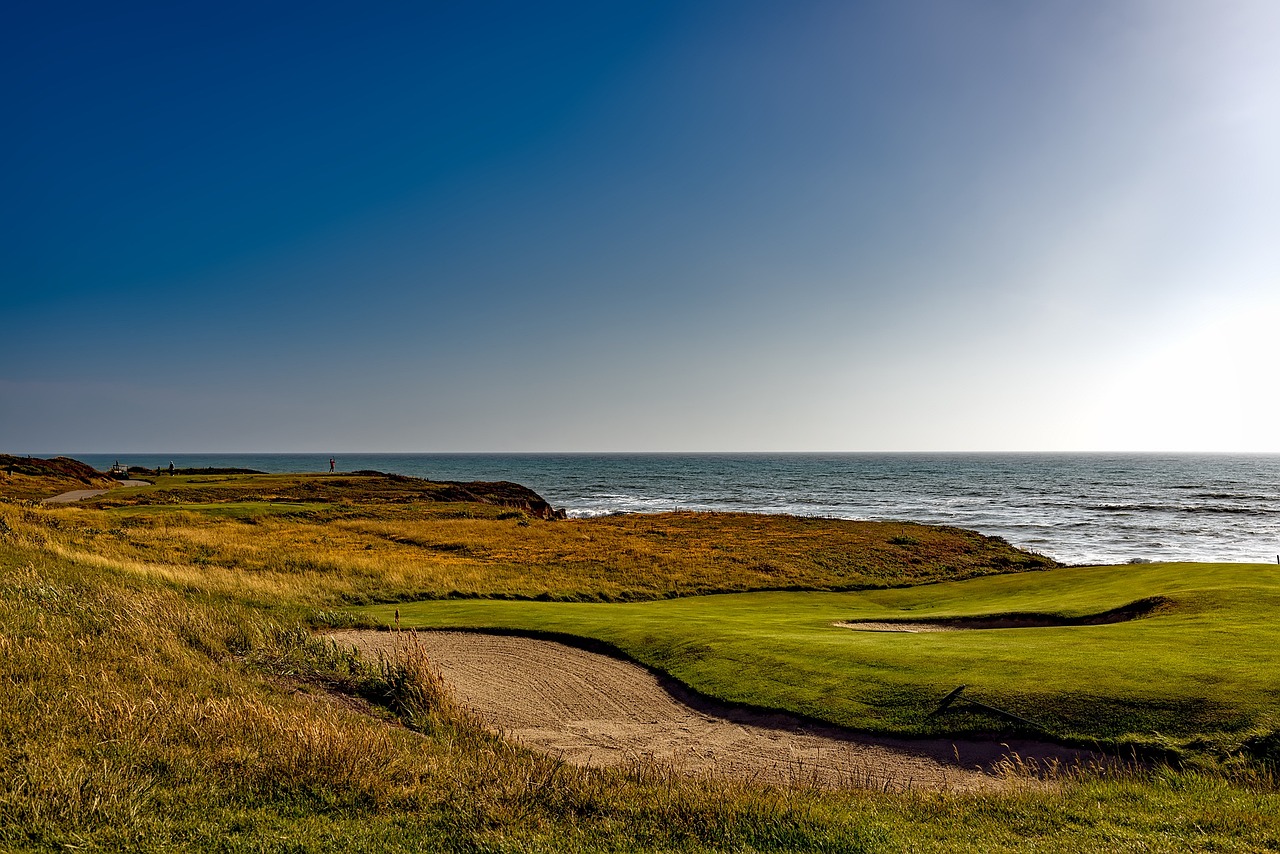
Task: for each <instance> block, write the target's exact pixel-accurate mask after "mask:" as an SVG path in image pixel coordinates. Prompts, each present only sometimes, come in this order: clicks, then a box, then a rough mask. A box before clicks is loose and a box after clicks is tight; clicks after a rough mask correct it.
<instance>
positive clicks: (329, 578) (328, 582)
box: [21, 475, 1054, 605]
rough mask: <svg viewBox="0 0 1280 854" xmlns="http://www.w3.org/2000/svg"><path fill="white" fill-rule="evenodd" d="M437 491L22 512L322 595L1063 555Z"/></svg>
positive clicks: (25, 518)
mask: <svg viewBox="0 0 1280 854" xmlns="http://www.w3.org/2000/svg"><path fill="white" fill-rule="evenodd" d="M470 486H472V487H475V488H476V489H479V488H480V486H484V485H475V484H472V485H470ZM431 489H432V485H431V484H428V483H427V482H425V481H418V480H414V479H401V480H396V479H388V478H381V477H373V476H368V477H359V476H341V477H330V476H327V475H309V476H308V475H219V476H181V475H179V476H174V477H169V476H165V477H163V478H161V479H160V480H159V481H158V482H157V483H156V484H154V485H148V486H141V487H132V488H124V489H118V490H113V491H112V492H111V493H110V494H108V495H106V496H103V497H101V498H98V499H94V500H91V501H89V502H87V503H85V504H83V505H76V506H73V507H57V508H38V509H25V510H22V511H21V512H22V513H23V514H25V515H21V519H22V525H23V529H24V530H25V531H27V532H28V533H29V535H30V537H31V540H30V541H31V542H32V543H38V544H41V545H47V546H48V547H50V548H54V549H56V550H58V553H59V554H63V555H65V556H67V557H75V558H79V559H83V560H96V561H102V560H107V561H110V562H112V564H113V565H116V566H131V567H134V568H135V569H136V570H137V571H139V572H144V573H150V574H153V575H158V576H164V577H168V578H171V579H173V580H180V581H182V582H183V583H189V584H194V585H200V586H202V587H203V588H205V589H219V588H224V589H229V588H230V587H232V586H235V587H240V586H242V585H243V584H244V583H245V580H246V578H248V579H251V580H252V582H253V583H254V584H256V585H257V586H259V587H260V588H261V592H262V595H263V596H267V597H286V598H291V599H293V600H294V601H301V602H306V603H308V604H314V605H334V604H341V603H353V602H376V601H395V600H402V599H422V598H444V597H450V596H455V597H456V596H489V597H508V598H529V599H532V598H547V599H557V600H568V601H591V600H594V601H616V600H636V599H654V598H665V597H671V596H685V595H691V594H698V593H707V592H714V591H735V590H761V589H766V590H767V589H786V588H795V589H828V590H842V589H860V588H867V587H884V586H892V585H899V586H900V585H905V584H916V583H921V582H926V581H937V580H942V579H952V578H968V577H973V576H977V575H988V574H993V573H1007V572H1017V571H1022V570H1033V569H1041V568H1045V567H1048V566H1053V565H1054V563H1053V561H1051V560H1048V559H1047V558H1043V557H1041V556H1038V555H1031V554H1027V553H1025V552H1022V551H1019V550H1018V549H1015V548H1013V547H1012V546H1010V545H1009V544H1008V543H1006V542H1004V541H1002V540H999V539H997V538H993V537H984V536H982V535H980V534H976V533H973V532H971V531H963V530H959V529H954V528H934V527H927V526H923V525H912V524H909V523H878V522H850V521H841V520H828V519H803V518H796V517H790V516H755V515H749V514H732V513H714V514H713V513H706V514H703V513H665V514H657V515H652V516H621V517H608V518H601V519H569V520H548V519H543V518H539V517H538V516H537V515H534V514H531V513H530V512H526V510H525V509H523V508H521V507H519V506H510V505H508V504H503V503H500V500H506V498H504V497H503V496H508V497H509V496H514V495H515V492H513V491H512V490H509V489H506V488H505V487H504V490H505V491H503V492H501V494H498V495H497V496H496V497H495V498H494V501H495V502H499V503H488V504H483V503H479V504H478V503H475V502H459V501H446V500H440V499H441V496H440V495H437V494H435V493H434V492H431ZM424 490H425V491H426V492H427V493H431V495H432V496H434V497H427V498H424ZM534 497H535V498H536V496H534ZM513 500H514V499H513ZM538 500H540V499H538ZM531 506H532V505H531ZM191 566H196V567H199V568H200V571H199V572H198V573H195V574H192V573H190V572H188V571H187V570H185V569H184V567H191ZM242 571H244V572H247V573H249V575H247V576H245V575H242V574H240V573H242ZM229 572H230V573H231V574H228V573H229Z"/></svg>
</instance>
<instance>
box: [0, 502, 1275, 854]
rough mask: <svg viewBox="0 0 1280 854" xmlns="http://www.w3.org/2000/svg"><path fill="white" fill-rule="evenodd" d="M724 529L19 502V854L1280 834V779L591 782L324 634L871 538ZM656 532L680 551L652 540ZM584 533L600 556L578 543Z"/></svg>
mask: <svg viewBox="0 0 1280 854" xmlns="http://www.w3.org/2000/svg"><path fill="white" fill-rule="evenodd" d="M405 512H410V511H409V510H408V509H406V511H405ZM701 518H702V517H687V518H685V517H674V518H669V519H665V520H663V519H661V518H660V517H658V518H655V517H644V518H640V519H635V520H602V521H601V522H598V523H594V524H589V523H572V524H568V525H565V526H564V527H558V525H559V524H560V523H555V524H554V525H550V526H548V528H547V529H546V530H545V531H544V530H540V529H539V527H538V526H539V525H540V524H541V523H539V522H536V521H534V522H530V523H529V524H528V525H527V526H521V525H520V524H519V522H520V521H522V520H520V519H515V518H512V519H505V520H501V519H497V518H496V517H495V518H479V519H476V520H474V521H475V522H476V524H475V525H474V526H469V525H468V524H466V523H467V522H468V521H471V520H464V519H458V518H454V519H452V520H450V519H443V518H442V519H440V520H437V521H441V522H447V523H448V524H444V525H442V526H440V527H432V526H431V525H429V524H427V523H426V522H423V524H424V526H425V527H423V528H421V529H418V528H416V527H413V526H412V525H411V526H410V527H409V528H406V529H404V530H403V532H402V533H400V534H394V533H393V532H392V529H390V528H387V529H384V528H382V527H380V526H381V525H383V524H384V523H388V522H393V521H395V520H393V519H388V518H376V517H373V516H367V517H365V518H347V519H345V520H341V519H340V520H337V521H338V522H339V523H340V524H338V525H336V526H330V525H324V524H322V523H321V522H320V521H319V520H314V519H310V520H309V519H306V518H297V519H287V518H286V519H281V518H279V517H278V516H276V515H271V514H267V515H265V516H262V517H261V518H255V519H254V520H253V521H252V522H246V521H242V520H237V519H235V518H226V517H214V516H209V515H207V514H203V513H182V512H181V511H179V512H176V513H174V515H171V516H170V515H169V514H168V513H165V514H162V515H161V516H158V517H146V518H139V519H137V520H134V519H129V518H127V517H121V516H120V515H119V514H118V513H113V512H110V511H103V510H92V509H83V508H74V507H73V508H61V509H55V508H43V507H26V506H20V505H13V504H8V505H5V504H0V849H3V850H40V851H44V850H83V849H88V850H129V851H133V850H219V851H285V850H288V851H347V850H379V851H422V850H442V851H494V852H503V851H510V852H515V851H521V852H524V851H547V852H550V851H569V852H573V851H581V852H587V851H591V852H595V851H645V850H648V851H672V850H681V851H704V850H707V851H726V852H727V851H814V852H856V851H879V850H915V851H945V850H954V849H956V848H958V847H969V848H975V849H981V850H991V851H999V850H1029V849H1036V848H1039V849H1041V850H1055V851H1073V850H1076V851H1088V850H1100V849H1110V850H1119V849H1130V850H1176V849H1180V848H1185V847H1188V846H1190V845H1198V846H1200V847H1204V848H1214V849H1216V850H1223V851H1230V850H1250V849H1261V848H1265V847H1268V846H1274V845H1277V844H1280V835H1278V834H1277V830H1276V828H1277V827H1280V797H1278V796H1277V795H1276V794H1275V792H1274V790H1273V789H1270V788H1267V787H1266V786H1263V785H1261V784H1260V783H1258V782H1252V783H1241V782H1238V781H1230V780H1226V779H1222V778H1214V777H1207V776H1204V775H1194V774H1174V773H1172V772H1168V773H1166V772H1161V773H1159V774H1157V775H1155V776H1141V775H1129V776H1123V777H1119V776H1117V777H1114V778H1092V779H1090V778H1081V779H1078V780H1073V779H1066V780H1064V781H1063V782H1062V785H1061V787H1060V788H1059V790H1058V791H1056V792H1053V793H1047V792H1044V791H1042V790H1036V789H1028V790H1027V791H1024V792H1019V793H1015V794H1012V795H1001V796H981V797H978V796H952V795H936V796H935V795H927V796H926V795H892V794H885V793H876V792H843V793H841V792H820V791H815V790H813V789H811V788H808V787H806V786H803V785H796V786H776V787H771V786H758V785H752V784H750V783H747V782H741V781H731V780H724V779H717V778H716V777H714V776H710V777H704V778H688V777H681V776H678V775H675V774H673V773H672V772H671V771H670V769H664V768H661V767H656V766H649V765H643V764H638V765H636V766H635V767H632V768H629V769H624V770H612V771H604V770H597V771H592V770H584V769H579V768H573V767H569V766H566V765H565V764H563V763H561V762H559V761H558V760H556V759H555V758H554V757H547V756H539V755H534V754H532V753H530V752H528V751H526V750H523V749H521V748H520V747H518V746H515V745H512V744H510V743H507V742H505V741H502V740H501V739H499V738H496V737H494V736H493V735H490V734H488V733H486V732H484V731H483V730H480V729H479V728H477V727H476V726H475V725H474V722H472V721H471V720H469V719H468V718H467V716H466V715H464V714H461V713H459V712H458V710H457V709H456V707H455V706H454V704H453V703H452V702H451V701H450V698H449V696H448V693H447V691H445V690H443V686H442V685H441V683H440V682H439V680H438V678H435V677H434V676H433V674H432V670H431V666H430V663H429V662H428V661H426V660H424V659H423V658H422V657H421V655H420V651H419V652H415V651H414V649H413V648H412V646H408V647H406V648H405V649H404V652H403V654H402V655H400V656H397V657H393V659H392V660H390V661H387V662H383V663H381V665H379V664H378V663H377V662H372V663H371V662H362V661H360V660H358V659H356V658H354V657H353V656H352V655H351V654H350V653H347V652H344V651H341V650H339V649H337V648H336V647H334V646H332V645H330V644H326V643H324V642H322V641H319V640H317V639H315V638H314V637H313V636H312V634H311V633H310V631H309V629H308V622H309V621H310V620H314V619H317V618H318V617H319V616H320V615H318V614H317V613H316V611H315V604H314V603H321V604H323V603H329V602H336V601H344V600H346V599H349V598H353V597H359V596H364V595H370V592H371V591H378V590H380V589H382V588H381V587H380V585H382V584H384V583H387V584H389V583H392V582H394V583H398V584H401V585H402V587H401V588H399V589H400V590H410V589H412V585H416V584H421V585H422V586H423V588H424V589H429V590H437V591H440V590H442V591H448V590H453V589H458V585H459V584H460V583H461V581H460V579H467V578H474V579H475V581H474V584H475V589H476V590H477V591H483V590H484V588H483V587H482V586H481V585H482V584H497V583H499V582H501V583H508V584H510V585H511V587H512V589H516V590H522V591H530V592H532V591H565V590H569V591H576V590H579V589H581V587H582V585H584V584H586V583H588V582H589V581H591V579H592V578H594V577H595V576H592V575H591V574H590V573H589V572H588V570H586V569H583V568H582V567H588V568H589V567H595V569H594V570H591V571H593V572H599V573H601V574H602V575H605V576H607V575H608V572H607V571H606V570H612V571H616V572H621V573H624V574H623V575H622V577H621V578H619V579H618V580H616V581H614V582H613V583H614V584H615V585H616V586H615V587H614V588H613V589H615V590H619V591H626V592H630V593H644V592H647V591H648V590H650V589H657V585H659V584H660V583H665V582H663V581H662V580H663V579H669V580H670V579H672V578H673V577H674V570H672V571H670V574H669V575H664V572H668V571H667V570H664V569H662V566H663V564H664V562H665V561H670V562H671V563H672V564H673V565H674V566H676V567H677V568H678V566H679V561H681V560H684V559H686V558H685V557H682V555H683V556H689V555H704V554H705V555H706V558H707V561H708V564H709V565H710V566H712V567H719V568H723V569H724V571H725V572H726V574H727V579H728V583H746V582H747V581H748V580H749V579H751V578H755V577H764V578H773V577H774V575H775V574H776V571H766V570H754V572H757V573H759V575H758V576H752V575H748V574H734V573H735V567H740V566H745V567H748V568H749V567H750V565H751V561H758V560H761V559H762V558H761V554H760V552H763V551H768V553H769V554H770V555H772V556H773V559H774V560H776V561H778V562H779V564H780V565H782V564H786V565H787V566H788V567H790V568H789V569H788V570H786V571H788V572H797V573H803V572H811V573H818V572H820V571H826V572H828V575H827V576H823V577H827V578H838V577H841V576H837V575H835V573H834V571H833V570H832V569H830V568H828V569H826V570H823V569H822V567H821V566H820V564H819V562H817V561H814V562H813V563H809V564H805V563H803V556H797V555H796V551H797V550H800V549H801V548H802V545H803V542H804V540H805V537H806V536H807V535H813V536H814V538H815V541H816V542H818V543H823V542H826V543H830V544H832V547H833V548H836V549H837V550H840V549H844V548H848V547H849V543H850V542H852V541H851V540H850V539H849V538H850V537H852V536H853V534H851V533H849V531H852V530H854V529H847V530H846V529H844V528H842V527H841V526H838V525H837V526H832V527H831V528H826V527H824V526H823V525H820V524H817V525H814V526H813V527H812V528H805V527H804V526H800V525H796V524H795V523H794V522H792V521H787V520H777V521H776V522H766V523H763V524H762V525H760V526H754V527H753V523H751V522H750V521H749V520H742V519H739V518H737V517H726V518H710V519H709V520H708V522H709V524H710V525H711V526H712V527H710V528H709V529H708V530H709V531H712V532H714V531H717V530H718V531H719V534H715V533H708V534H706V536H705V537H704V536H703V535H702V534H699V533H698V532H697V531H696V530H694V531H690V530H689V529H691V528H692V529H697V528H699V520H700V519H701ZM418 522H422V520H418ZM414 524H417V522H415V523H414ZM655 524H658V525H662V526H664V527H663V530H665V531H666V537H665V538H664V537H663V536H662V535H660V534H656V533H653V531H652V530H651V528H650V527H646V526H654V525H655ZM775 524H776V525H777V526H778V527H777V528H776V529H775V528H774V527H772V526H773V525H775ZM344 525H345V527H344ZM369 525H372V527H368V526H369ZM583 531H586V532H588V536H591V537H594V539H586V540H583V542H584V543H585V544H586V545H583V546H580V547H578V549H579V550H576V551H574V550H572V549H570V546H571V545H572V546H576V545H577V544H576V543H574V535H575V534H576V535H577V536H578V537H579V538H581V537H582V533H581V532H583ZM753 531H754V532H755V533H753ZM530 532H533V535H532V536H529V534H530ZM735 532H736V533H735ZM330 533H332V536H330ZM886 533H887V531H886ZM736 535H741V536H742V537H743V542H744V544H745V545H744V547H743V548H744V550H745V552H744V551H738V550H736V549H735V550H734V551H732V552H730V553H728V554H727V555H726V554H717V552H720V551H721V550H717V549H713V548H712V545H714V542H713V541H714V540H715V539H716V538H717V537H718V536H725V537H727V536H736ZM392 536H402V537H406V538H408V539H407V540H406V541H404V542H398V543H397V542H393V541H392V539H391V538H392ZM637 536H653V537H654V541H655V545H654V546H653V547H652V551H650V550H649V548H650V547H649V546H643V547H642V546H641V545H639V544H634V545H632V547H631V548H632V552H631V553H630V554H628V555H626V557H625V559H621V558H618V557H617V556H616V551H615V550H616V549H617V548H618V546H619V545H620V544H622V543H625V542H626V541H627V540H628V538H634V537H637ZM910 536H916V535H915V534H911V535H910ZM428 537H432V538H435V537H438V540H439V542H450V543H452V542H464V543H473V542H474V543H475V544H476V546H477V553H475V554H463V553H461V552H460V551H445V552H441V553H438V554H434V553H433V550H432V549H431V548H430V547H429V544H430V543H435V542H437V540H436V539H428ZM752 537H759V538H761V539H758V540H753V539H752ZM775 537H780V539H775ZM824 537H825V538H826V539H825V540H824ZM842 538H843V539H842ZM672 540H674V541H675V542H676V543H677V547H674V548H673V547H671V546H670V542H671V541H672ZM419 541H421V542H419ZM424 542H425V543H428V545H423V543H424ZM886 542H887V541H886ZM920 542H924V541H923V540H921V541H920ZM333 543H336V544H337V545H336V547H335V546H333V545H331V544H333ZM663 543H665V544H666V545H663ZM762 543H763V545H762ZM366 544H373V545H374V548H373V549H369V550H366V549H364V548H363V546H364V545H366ZM872 545H875V544H874V543H872ZM890 545H892V544H890ZM766 547H767V548H766ZM868 548H870V546H868ZM876 548H878V549H881V550H882V551H884V549H883V548H882V547H880V546H878V545H877V546H876ZM559 549H570V551H571V553H572V554H573V555H576V556H577V560H578V563H572V564H570V566H569V567H568V568H566V569H559V568H557V566H556V564H555V563H554V561H553V560H552V559H551V558H547V557H542V558H539V560H545V561H546V563H543V564H536V565H534V566H532V567H530V568H528V569H527V575H528V576H529V577H528V578H525V579H518V578H516V577H515V574H514V573H515V569H506V568H504V567H506V566H507V563H508V562H511V561H517V560H523V559H525V558H524V557H522V555H548V554H550V555H554V554H557V550H559ZM365 551H372V552H375V555H372V556H371V555H367V554H364V553H363V552H365ZM427 553H431V554H432V557H431V560H429V561H428V560H425V559H424V557H425V556H426V554H427ZM887 553H888V554H893V553H894V552H892V550H889V551H888V552H887ZM495 555H497V557H495ZM196 557H199V558H200V560H199V561H198V562H197V561H196V560H195V558H196ZM792 562H795V563H792ZM908 564H909V562H908ZM909 565H912V566H915V564H909ZM655 566H656V567H657V568H656V569H653V568H652V567H655ZM388 567H391V568H390V569H389V568H388ZM629 567H631V568H632V569H628V568H629ZM645 567H650V568H651V569H648V570H644V568H645ZM642 570H644V572H652V573H653V574H652V576H649V575H645V574H644V573H643V572H642ZM980 570H981V567H980V566H979V565H977V564H975V565H974V571H980ZM707 571H708V572H710V571H711V570H707ZM627 572H632V573H634V574H635V576H636V578H631V577H630V576H628V575H626V574H625V573H627ZM397 573H401V574H397ZM539 573H544V574H543V575H539ZM388 579H391V580H392V581H388ZM637 579H639V580H637ZM431 585H435V586H434V587H432V586H431ZM645 585H650V586H645ZM682 589H683V588H682ZM392 592H395V589H392ZM1011 770H1012V771H1014V772H1015V773H1016V770H1017V769H1011Z"/></svg>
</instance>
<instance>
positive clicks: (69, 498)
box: [40, 480, 147, 504]
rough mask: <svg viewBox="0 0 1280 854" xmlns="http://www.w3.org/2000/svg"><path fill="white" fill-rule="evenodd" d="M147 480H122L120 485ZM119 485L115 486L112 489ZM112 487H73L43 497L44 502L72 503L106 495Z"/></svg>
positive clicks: (142, 483)
mask: <svg viewBox="0 0 1280 854" xmlns="http://www.w3.org/2000/svg"><path fill="white" fill-rule="evenodd" d="M146 485H147V482H146V481H145V480H122V481H120V483H119V484H118V486H146ZM116 488H118V487H116V486H113V487H111V489H116ZM111 489H73V490H71V491H70V492H64V493H62V494H61V495H55V496H53V497H52V498H41V499H40V502H41V503H42V504H70V503H71V502H73V501H81V500H83V499H85V498H93V497H95V496H98V495H106V494H107V493H108V492H110V491H111Z"/></svg>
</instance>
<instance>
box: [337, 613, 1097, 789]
mask: <svg viewBox="0 0 1280 854" xmlns="http://www.w3.org/2000/svg"><path fill="white" fill-rule="evenodd" d="M329 637H330V638H331V639H333V640H334V641H336V642H338V643H341V644H350V645H353V646H355V647H356V648H357V649H359V650H360V651H361V653H363V654H364V655H366V656H368V657H376V656H378V655H390V654H392V653H393V652H394V649H395V645H396V643H397V642H400V643H403V641H402V640H399V641H398V639H397V634H396V633H394V632H382V631H355V630H350V631H340V632H334V633H332V634H330V635H329ZM417 637H418V639H419V640H420V642H421V643H422V645H423V647H424V648H425V651H426V653H427V655H428V656H429V657H430V658H431V660H432V661H433V663H434V664H435V665H436V666H437V667H439V669H440V671H441V672H442V673H443V675H444V677H445V679H446V680H447V681H448V682H449V683H450V685H451V686H452V687H453V689H454V691H455V692H456V694H457V697H458V699H459V700H460V701H461V702H462V703H463V704H465V705H467V706H469V707H471V708H472V709H473V710H474V711H475V712H476V713H477V714H478V715H479V716H480V717H481V718H482V719H483V720H484V721H486V722H487V723H488V724H489V725H490V726H492V727H493V728H494V729H496V730H499V731H501V732H503V733H504V734H505V735H507V736H508V737H510V738H513V739H515V740H517V741H520V742H522V743H524V744H526V745H528V746H530V747H533V748H536V749H538V750H542V751H545V752H547V753H552V754H556V755H559V756H561V757H563V758H564V759H565V760H566V761H568V762H570V763H573V764H576V765H586V766H613V765H623V764H626V763H628V762H631V761H633V760H636V759H641V758H647V759H653V760H656V761H659V762H662V763H668V764H670V765H672V766H674V767H676V768H677V769H679V770H681V771H685V772H689V773H695V774H696V773H713V774H716V775H728V776H734V777H746V778H749V779H755V780H763V781H770V782H784V783H785V782H812V783H816V784H818V785H822V786H828V787H841V788H845V787H865V788H875V789H896V790H901V789H935V790H936V789H951V790H974V789H990V788H1001V787H1004V786H1007V785H1009V784H1010V781H1009V780H1008V779H1005V778H1002V777H1000V776H997V775H995V774H994V773H993V772H994V770H995V766H996V764H997V763H999V762H1000V761H1001V760H1005V759H1007V758H1008V757H1009V756H1010V755H1011V754H1013V753H1017V754H1018V755H1019V756H1021V757H1022V758H1023V759H1030V758H1034V759H1035V760H1037V761H1038V762H1041V763H1044V762H1059V763H1063V764H1066V765H1071V764H1076V763H1083V762H1088V761H1090V760H1091V759H1093V758H1094V757H1093V756H1091V755H1089V754H1086V753H1084V752H1082V751H1076V750H1071V749H1068V748H1065V747H1062V746H1060V745H1056V744H1051V743H1046V742H1035V741H1027V740H1006V741H1005V742H996V741H994V740H961V741H955V740H951V739H925V740H908V739H892V738H877V737H872V736H860V735H855V734H852V733H849V732H847V731H845V730H840V729H838V728H835V727H820V726H814V725H810V724H807V723H805V722H802V721H800V720H798V719H796V718H793V717H791V716H788V715H783V714H762V713H757V712H749V711H744V710H741V709H736V708H733V707H730V706H727V705H721V704H715V703H710V702H708V701H705V700H700V699H696V698H693V697H691V696H689V694H688V692H687V691H682V690H680V688H679V686H676V685H673V684H672V683H671V682H670V680H665V679H660V678H659V677H657V676H655V675H654V674H653V673H651V672H649V671H648V670H646V669H644V668H642V667H639V666H637V665H635V664H631V663H628V662H625V661H620V660H618V659H616V658H611V657H609V656H605V655H600V654H597V653H593V652H587V651H584V650H581V649H577V648H574V647H570V646H566V645H564V644H559V643H554V642H552V641H545V640H535V639H531V638H522V637H513V636H509V635H486V634H479V633H473V632H433V631H432V632H418V633H417Z"/></svg>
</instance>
